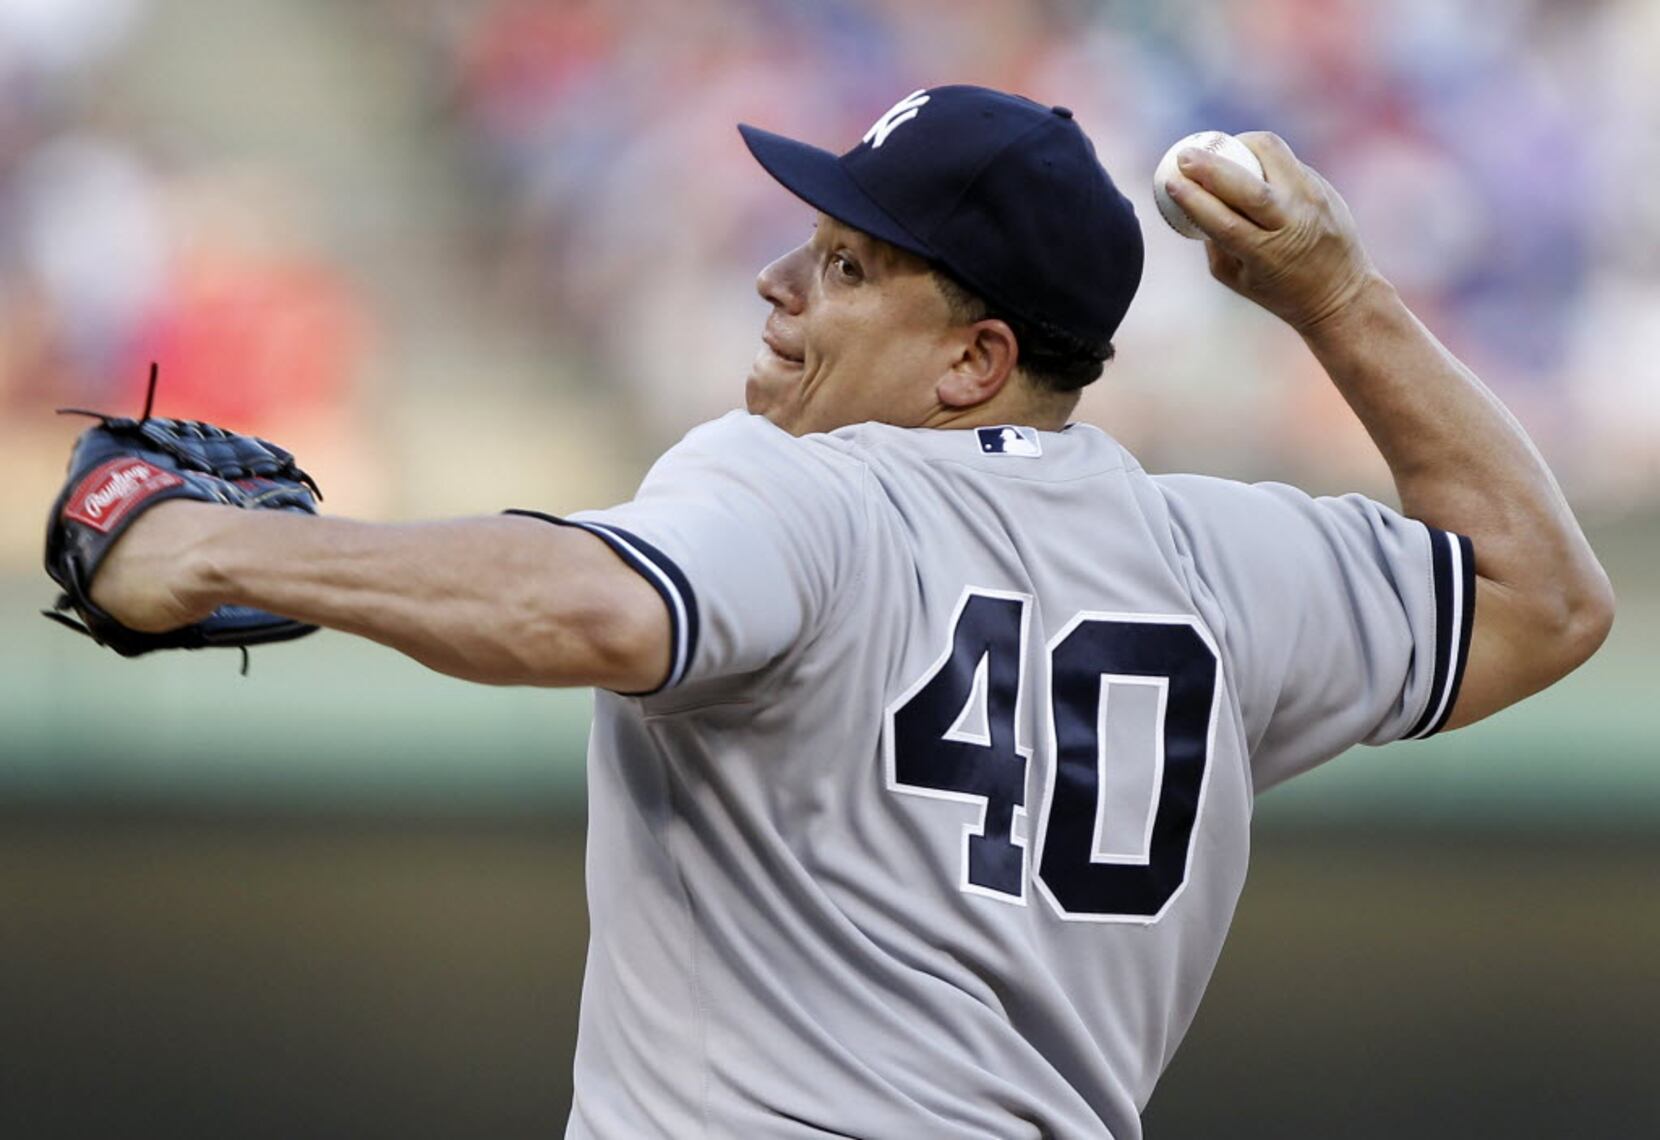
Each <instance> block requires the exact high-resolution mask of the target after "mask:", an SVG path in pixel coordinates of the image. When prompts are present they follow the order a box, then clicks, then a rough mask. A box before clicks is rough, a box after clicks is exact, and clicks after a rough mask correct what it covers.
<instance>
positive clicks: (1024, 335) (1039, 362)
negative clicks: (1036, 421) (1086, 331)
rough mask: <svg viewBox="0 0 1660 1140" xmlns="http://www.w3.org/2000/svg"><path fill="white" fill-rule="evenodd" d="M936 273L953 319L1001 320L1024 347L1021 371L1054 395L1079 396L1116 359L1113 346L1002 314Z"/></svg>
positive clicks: (950, 278)
mask: <svg viewBox="0 0 1660 1140" xmlns="http://www.w3.org/2000/svg"><path fill="white" fill-rule="evenodd" d="M933 271H934V281H935V283H936V284H937V285H938V286H939V291H940V295H941V296H943V297H944V298H945V303H946V305H947V306H949V307H950V309H951V316H952V319H954V320H956V321H957V322H958V323H960V324H965V325H966V324H973V323H974V322H975V321H984V320H999V321H1002V322H1003V323H1004V324H1006V325H1008V326H1009V331H1010V332H1012V333H1014V339H1015V343H1016V344H1018V345H1019V346H1020V363H1019V366H1018V367H1019V368H1020V370H1021V371H1022V372H1024V373H1026V375H1027V376H1028V377H1029V378H1030V379H1031V381H1032V383H1034V384H1036V385H1037V386H1038V387H1040V388H1047V389H1049V390H1050V391H1052V392H1076V391H1078V390H1079V389H1080V388H1082V387H1084V386H1085V385H1086V384H1092V383H1094V382H1095V381H1096V380H1098V379H1100V377H1101V370H1102V368H1104V367H1105V366H1106V363H1107V361H1109V360H1111V359H1112V358H1113V346H1112V344H1111V343H1110V342H1109V343H1108V344H1107V347H1106V351H1105V352H1104V353H1103V352H1101V351H1100V350H1098V349H1096V348H1095V347H1094V346H1092V345H1089V344H1086V343H1085V342H1084V341H1083V340H1082V339H1080V338H1079V337H1076V336H1073V335H1072V334H1071V333H1069V332H1065V331H1063V330H1061V329H1058V328H1056V327H1055V326H1053V325H1048V324H1041V323H1039V322H1037V321H1029V320H1026V319H1025V318H1023V317H1017V316H1014V315H1012V314H1010V313H1006V312H999V311H998V309H997V307H996V306H995V305H993V304H991V303H990V302H989V301H987V300H986V299H985V298H983V297H981V296H980V295H979V294H978V293H976V292H974V290H972V289H970V288H969V287H968V286H966V285H964V284H963V283H962V282H961V281H958V280H957V279H956V278H955V277H953V276H951V274H950V273H947V272H946V271H945V270H944V269H941V268H940V267H939V266H937V265H936V266H934V267H933Z"/></svg>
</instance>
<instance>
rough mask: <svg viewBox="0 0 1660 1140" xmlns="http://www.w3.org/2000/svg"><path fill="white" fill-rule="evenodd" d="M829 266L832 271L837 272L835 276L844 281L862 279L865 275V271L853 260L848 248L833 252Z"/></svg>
mask: <svg viewBox="0 0 1660 1140" xmlns="http://www.w3.org/2000/svg"><path fill="white" fill-rule="evenodd" d="M829 267H830V272H831V273H833V274H835V276H836V277H837V278H838V279H839V280H842V281H847V282H853V281H862V280H863V279H864V276H865V271H864V270H863V269H862V268H861V267H860V266H859V263H858V262H857V261H855V260H853V258H852V257H851V256H850V255H849V254H848V253H847V251H846V250H837V251H836V252H835V253H832V254H831V255H830V261H829Z"/></svg>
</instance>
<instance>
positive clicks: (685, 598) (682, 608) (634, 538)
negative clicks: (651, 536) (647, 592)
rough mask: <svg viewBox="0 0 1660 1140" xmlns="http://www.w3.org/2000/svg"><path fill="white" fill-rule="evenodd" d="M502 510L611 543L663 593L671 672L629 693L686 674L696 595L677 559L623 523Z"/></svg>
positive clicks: (693, 644) (693, 645) (693, 643)
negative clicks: (670, 647) (657, 680)
mask: <svg viewBox="0 0 1660 1140" xmlns="http://www.w3.org/2000/svg"><path fill="white" fill-rule="evenodd" d="M502 513H503V514H508V515H523V516H524V517H526V518H532V519H541V520H542V521H543V522H549V523H553V524H554V525H556V526H572V527H576V528H577V529H578V530H585V531H587V532H588V533H589V534H591V535H593V536H594V537H595V538H598V539H599V540H600V541H601V542H603V543H605V545H607V546H609V547H610V548H611V550H612V551H613V552H614V553H615V554H616V555H617V557H618V558H621V559H622V560H623V561H624V562H626V563H628V565H629V566H631V567H632V568H633V569H634V571H635V572H636V573H637V574H639V575H640V577H642V578H644V579H645V580H646V581H647V582H649V583H650V584H651V585H652V587H653V588H655V589H656V591H657V592H658V593H659V594H661V595H662V597H663V604H664V605H665V606H667V607H668V611H669V637H670V643H671V645H672V647H673V648H672V651H671V652H670V654H669V675H668V676H667V677H666V678H665V679H664V681H663V683H662V684H661V685H659V686H657V688H655V689H652V690H650V691H649V692H644V693H629V694H626V695H627V696H635V697H649V696H651V695H653V694H654V693H660V692H662V691H663V690H665V689H672V688H673V687H674V686H676V685H678V684H679V683H680V682H681V680H682V679H684V678H685V676H686V670H687V669H689V668H691V664H692V660H693V657H694V655H695V654H696V653H697V635H698V614H697V595H696V594H694V593H693V592H692V585H691V583H690V582H689V581H687V580H686V575H685V574H684V573H682V572H681V570H680V567H679V566H677V565H675V562H674V559H672V558H670V557H669V556H668V555H667V554H664V553H663V552H662V551H661V550H659V549H657V547H655V546H653V545H652V544H651V543H649V542H647V541H646V540H645V539H643V538H640V537H639V536H638V535H635V534H630V533H629V532H628V531H626V530H624V529H622V527H618V526H611V525H610V524H609V523H598V522H586V521H583V520H581V519H564V518H560V517H558V516H557V515H549V514H543V513H542V512H541V511H526V510H518V509H513V510H507V511H503V512H502Z"/></svg>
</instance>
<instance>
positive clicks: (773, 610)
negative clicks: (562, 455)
mask: <svg viewBox="0 0 1660 1140" xmlns="http://www.w3.org/2000/svg"><path fill="white" fill-rule="evenodd" d="M863 477H864V465H863V464H862V463H861V462H859V461H858V460H856V459H853V458H852V457H850V456H848V455H847V454H846V453H845V452H843V451H841V450H838V449H837V448H836V447H835V446H834V445H833V444H831V443H829V442H827V441H825V440H824V439H823V437H812V436H809V437H804V438H797V437H794V436H791V435H790V434H789V433H787V432H785V431H783V430H782V429H780V428H778V427H776V426H774V425H773V424H771V423H769V422H768V421H767V420H765V419H762V418H761V417H759V416H751V415H747V414H744V413H741V412H734V413H732V414H730V415H727V416H725V417H723V418H721V419H719V420H715V421H713V422H712V423H708V424H705V425H703V426H702V427H699V428H696V429H694V430H693V431H692V432H691V433H689V434H688V435H687V436H686V438H685V439H683V440H682V441H681V442H680V443H678V444H677V445H675V446H674V447H673V448H671V449H670V450H669V451H668V452H666V453H665V454H664V455H663V456H662V458H661V459H659V460H658V461H657V463H656V464H654V465H653V466H652V468H651V470H650V472H648V473H647V475H646V478H645V480H644V482H642V483H641V485H640V489H639V492H638V493H637V494H636V495H635V497H634V498H633V499H632V500H630V501H629V502H626V503H622V504H620V505H618V506H615V507H610V508H608V509H605V510H594V511H581V512H578V513H576V514H573V515H570V516H568V517H566V518H554V517H552V516H548V515H540V514H537V512H531V511H520V512H515V513H520V514H532V515H536V517H540V518H544V519H546V520H547V521H549V522H555V523H559V524H561V525H565V526H575V527H580V528H582V529H583V530H586V531H588V532H590V533H591V534H594V535H595V536H597V537H598V538H600V539H602V540H603V541H604V542H605V543H606V545H608V546H610V547H611V549H612V551H614V552H615V553H616V554H617V556H618V557H619V558H621V559H622V560H623V561H624V562H626V563H627V564H628V565H629V566H631V567H633V569H634V570H635V571H637V572H638V573H639V574H640V575H641V576H642V577H643V578H645V580H646V581H647V582H648V583H650V585H651V586H652V587H653V588H654V589H656V591H657V592H658V594H659V595H660V596H661V597H662V599H663V603H664V605H665V607H667V609H668V613H669V621H670V626H671V632H672V639H673V649H672V653H671V662H670V668H669V673H668V676H667V677H666V678H665V679H664V681H663V684H662V685H661V686H660V687H659V688H658V689H655V690H652V693H646V694H635V695H639V696H649V695H652V694H654V693H658V692H662V691H664V690H667V689H672V688H675V687H676V686H679V685H683V684H687V683H690V682H694V681H702V680H708V679H711V678H716V677H722V676H729V675H734V674H742V673H749V672H753V671H755V670H758V669H761V668H763V667H765V666H766V665H768V664H770V663H771V662H773V661H774V660H776V659H777V658H779V657H780V656H782V655H783V654H784V653H785V652H786V651H787V650H788V649H789V648H790V647H791V646H793V645H795V644H796V643H797V642H798V641H800V640H801V639H803V638H805V637H809V636H811V635H812V634H813V633H814V632H815V630H816V629H817V628H818V624H819V623H820V622H821V621H822V620H823V619H824V617H825V615H826V614H827V613H828V612H829V610H830V609H831V606H832V604H833V602H834V600H835V599H836V598H837V597H838V596H839V595H840V594H841V592H842V591H844V590H846V589H848V588H849V586H850V582H851V579H852V577H853V576H854V575H855V573H856V568H857V565H858V556H859V554H858V552H859V542H860V541H861V539H862V535H863V531H864V529H865V528H864V519H865V507H864V502H863Z"/></svg>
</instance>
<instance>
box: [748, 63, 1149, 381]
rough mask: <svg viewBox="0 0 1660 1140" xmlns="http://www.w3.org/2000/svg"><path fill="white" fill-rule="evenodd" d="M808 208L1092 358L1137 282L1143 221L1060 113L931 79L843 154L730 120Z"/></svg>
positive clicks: (758, 156) (1072, 123)
mask: <svg viewBox="0 0 1660 1140" xmlns="http://www.w3.org/2000/svg"><path fill="white" fill-rule="evenodd" d="M738 130H739V132H740V133H741V134H742V135H743V138H744V142H745V144H747V145H748V147H749V151H750V153H751V154H753V155H754V156H755V158H756V161H758V162H759V163H760V164H761V165H762V166H763V167H765V168H766V171H767V173H768V174H771V175H772V176H773V177H774V178H776V179H777V180H778V181H779V182H781V183H782V184H783V185H784V187H785V188H786V189H788V190H789V191H790V192H791V193H793V194H795V196H796V197H798V198H800V199H802V200H803V201H805V202H806V203H807V204H809V205H811V206H814V207H816V208H817V209H819V210H822V211H823V212H824V213H826V214H828V215H830V216H831V217H832V218H835V219H836V220H837V221H839V222H842V223H844V224H846V225H849V226H852V227H853V228H854V229H858V230H863V231H864V232H865V233H868V234H870V235H872V236H873V237H878V238H881V239H882V240H883V241H886V242H890V243H892V244H893V245H896V246H898V247H900V248H901V249H906V250H910V251H911V252H912V253H914V254H917V255H918V256H920V257H923V258H926V259H927V260H928V261H930V262H933V263H934V264H936V265H938V266H940V267H941V268H943V269H944V270H945V271H946V272H947V273H949V274H951V275H952V276H953V277H955V278H957V279H958V280H959V281H961V282H962V283H963V284H964V285H966V286H967V287H968V288H970V289H972V290H973V291H974V292H976V293H978V294H979V295H980V296H982V297H984V298H985V299H986V301H987V302H989V303H990V304H991V305H992V306H993V307H994V309H995V310H996V311H998V312H1002V313H1006V314H1009V315H1012V316H1016V317H1020V318H1022V319H1024V320H1027V321H1030V322H1032V323H1033V324H1036V325H1038V326H1040V327H1041V326H1045V325H1047V326H1050V327H1053V328H1057V329H1059V330H1061V331H1063V332H1066V333H1070V334H1071V335H1073V336H1075V337H1077V338H1078V339H1079V340H1082V341H1083V342H1084V343H1085V344H1087V345H1089V346H1090V347H1091V348H1093V349H1095V350H1096V351H1098V352H1099V353H1101V354H1102V355H1105V354H1106V349H1107V345H1108V344H1109V343H1110V342H1111V340H1112V335H1113V333H1114V332H1115V331H1117V329H1118V325H1119V323H1120V322H1121V321H1122V320H1123V319H1124V314H1125V312H1126V311H1127V310H1128V309H1129V307H1130V300H1131V299H1132V298H1133V297H1134V296H1135V291H1136V287H1137V286H1138V285H1139V284H1140V283H1141V266H1142V243H1141V225H1140V223H1139V222H1137V221H1136V216H1135V208H1134V207H1133V206H1131V205H1130V203H1129V200H1128V199H1127V198H1125V197H1124V195H1123V194H1121V193H1119V191H1118V187H1116V186H1114V185H1113V182H1112V178H1111V177H1110V176H1108V174H1107V172H1106V170H1104V169H1103V168H1102V166H1101V163H1100V160H1098V159H1097V158H1096V157H1095V148H1094V147H1093V146H1092V145H1091V144H1090V141H1089V139H1088V137H1086V136H1085V134H1084V132H1083V131H1082V130H1081V129H1080V128H1079V126H1078V124H1077V123H1076V122H1075V121H1073V118H1072V112H1071V111H1069V110H1067V109H1066V108H1065V107H1045V106H1043V105H1042V104H1039V103H1034V102H1032V101H1031V100H1030V99H1024V98H1021V97H1020V96H1018V95H1007V94H1004V93H1003V92H1001V91H992V90H989V89H987V88H984V87H968V86H951V87H931V88H924V89H922V90H920V91H916V92H913V93H912V94H910V95H907V96H906V97H905V98H904V99H901V100H900V101H899V102H898V103H896V104H894V106H893V107H892V108H891V109H889V110H888V112H887V113H886V114H884V115H883V116H882V117H881V118H880V119H878V120H877V121H876V123H875V125H874V126H872V127H871V128H870V130H869V131H867V132H866V133H865V137H864V139H863V140H862V141H860V143H859V145H858V146H855V147H854V148H853V149H852V150H850V151H848V152H847V153H846V154H843V155H841V156H839V157H838V156H836V155H834V154H831V153H830V152H829V151H827V150H821V149H819V148H818V147H815V146H809V145H807V144H806V143H802V142H797V141H796V140H794V139H789V138H785V137H784V136H782V135H776V134H773V133H772V132H770V131H763V130H760V129H759V128H757V127H752V126H750V125H748V124H747V123H745V124H742V125H740V126H739V127H738Z"/></svg>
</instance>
